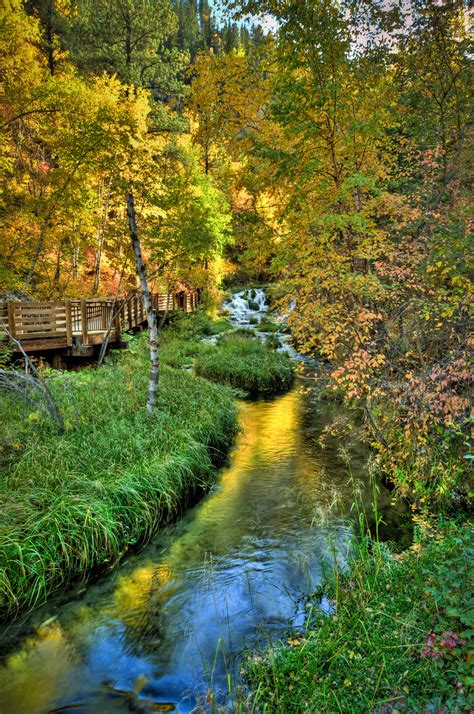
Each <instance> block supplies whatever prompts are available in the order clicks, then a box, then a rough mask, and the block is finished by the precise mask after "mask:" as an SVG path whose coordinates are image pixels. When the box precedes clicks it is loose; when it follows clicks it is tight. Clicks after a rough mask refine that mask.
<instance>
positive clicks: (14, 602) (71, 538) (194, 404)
mask: <svg viewBox="0 0 474 714" xmlns="http://www.w3.org/2000/svg"><path fill="white" fill-rule="evenodd" d="M65 379H67V380H68V381H69V382H71V383H72V386H73V387H74V393H75V395H76V406H77V411H78V414H79V417H80V423H79V426H77V424H76V419H75V415H74V407H73V405H72V404H71V402H70V400H69V402H68V404H66V403H64V404H63V407H64V410H65V418H66V427H67V428H66V432H65V433H64V434H63V435H61V436H58V435H57V434H56V433H53V431H52V428H51V427H50V426H49V424H48V423H46V421H44V420H43V418H42V417H41V416H40V415H35V414H32V415H31V414H30V419H29V420H28V419H25V418H24V414H23V413H22V412H21V410H20V408H19V407H18V408H9V409H8V408H7V406H6V405H1V414H0V416H1V419H2V423H3V424H8V425H9V428H8V429H5V433H6V434H14V435H16V436H15V438H14V439H13V437H11V438H12V439H13V440H12V442H11V444H10V448H11V449H12V450H13V451H14V454H15V458H14V459H11V460H10V459H8V460H7V461H6V462H5V463H4V464H3V466H1V467H0V507H1V512H2V520H1V523H0V615H6V614H14V613H15V612H16V611H17V610H18V609H19V608H21V607H24V606H27V607H31V606H34V605H36V604H38V603H40V602H41V601H43V600H44V599H45V598H46V597H47V596H48V595H49V594H50V593H51V592H52V591H53V590H54V589H56V588H58V587H59V586H61V585H65V584H66V583H67V582H68V580H69V579H71V578H77V577H79V576H87V575H88V574H89V573H90V572H91V571H92V570H93V569H95V568H98V567H110V566H111V565H112V564H113V563H115V562H116V561H117V560H119V559H120V558H121V557H122V556H123V554H124V553H125V552H126V551H127V549H128V548H130V547H132V546H136V545H137V544H142V543H144V542H146V541H147V540H148V539H149V538H150V537H151V536H152V535H153V533H154V532H155V531H156V530H157V528H158V527H159V526H160V525H163V524H164V523H166V522H167V521H169V520H170V519H172V518H174V517H175V516H176V515H177V514H178V513H179V512H180V509H181V508H182V507H183V505H184V504H185V502H186V500H187V499H189V498H190V497H191V496H192V495H193V494H194V493H195V492H196V491H198V490H199V489H205V488H207V487H208V486H209V485H210V484H211V483H212V482H213V479H214V477H215V472H214V468H213V466H214V465H216V464H217V463H218V461H219V459H220V458H221V457H222V456H223V454H225V452H226V451H227V449H228V448H229V447H230V445H231V443H232V441H233V438H234V435H235V432H236V429H237V417H236V409H235V404H234V399H233V395H232V392H231V391H230V390H227V389H225V388H224V387H220V386H216V385H213V384H210V383H209V382H207V381H205V380H202V379H199V378H196V377H194V376H192V375H189V374H186V373H183V372H178V371H176V370H171V369H169V368H168V367H166V366H164V367H163V369H162V374H161V379H160V385H159V395H158V403H157V408H156V410H155V411H154V413H153V414H152V415H149V414H147V412H146V409H145V402H146V391H147V383H148V357H147V351H146V336H145V335H142V336H140V337H139V338H138V339H133V338H132V339H131V341H130V349H129V350H128V351H127V352H126V353H123V354H122V355H120V357H119V358H118V359H111V360H108V363H107V364H106V366H104V367H103V368H102V369H100V370H98V371H93V370H91V369H85V370H83V371H81V372H78V373H73V374H71V373H68V374H64V375H59V376H57V377H56V378H54V379H53V382H52V387H53V389H54V390H55V393H57V394H58V398H61V395H62V389H61V382H62V381H63V380H65ZM64 401H65V400H63V402H64ZM31 417H34V418H32V419H31Z"/></svg>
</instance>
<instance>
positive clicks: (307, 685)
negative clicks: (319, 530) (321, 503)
mask: <svg viewBox="0 0 474 714" xmlns="http://www.w3.org/2000/svg"><path fill="white" fill-rule="evenodd" d="M472 556H473V539H472V529H471V528H469V527H468V526H460V527H458V526H457V525H455V524H453V523H444V524H442V525H441V526H440V527H436V528H433V529H431V531H430V532H429V533H428V534H425V535H424V536H421V537H418V539H417V541H416V542H415V545H414V546H413V547H412V549H410V550H408V551H406V552H405V553H403V554H401V555H398V556H395V555H393V554H392V553H391V552H390V551H389V549H388V548H387V547H386V546H384V545H383V544H379V543H370V542H369V541H364V542H363V543H362V544H361V545H360V547H359V551H358V553H357V554H356V556H355V558H354V559H353V560H352V562H351V563H350V569H349V571H348V572H347V574H345V575H341V574H340V573H335V574H334V575H333V578H332V582H331V584H330V585H329V586H328V590H327V594H328V595H329V598H330V601H331V602H332V604H333V606H334V614H333V615H327V614H323V613H322V612H321V611H320V610H319V609H318V608H319V603H320V598H321V593H318V594H316V595H315V596H314V597H313V598H311V599H310V600H309V601H308V603H307V607H308V619H307V626H306V628H305V631H303V632H302V633H296V634H294V633H290V636H289V637H288V640H287V643H285V644H281V645H279V646H276V647H274V648H272V649H269V650H268V651H267V652H263V653H262V654H261V655H257V656H255V655H254V656H252V657H249V659H248V662H247V679H248V681H249V683H250V684H251V686H252V687H253V690H254V703H255V706H256V708H257V709H258V711H262V712H288V713H289V714H290V713H292V712H294V713H297V712H301V713H302V712H318V714H319V713H326V712H327V713H329V712H330V713H331V714H333V713H334V712H345V713H346V712H354V714H356V713H357V714H358V713H359V712H387V714H388V713H389V712H397V711H410V712H424V711H446V712H448V711H449V712H464V711H469V692H470V691H471V693H472V685H473V684H474V678H473V677H472V670H471V666H470V664H469V654H470V658H471V661H472V653H473V639H472V635H473V634H474V633H473V629H472V628H473V622H474V612H473V596H472V582H470V580H471V575H472V570H471V568H472Z"/></svg>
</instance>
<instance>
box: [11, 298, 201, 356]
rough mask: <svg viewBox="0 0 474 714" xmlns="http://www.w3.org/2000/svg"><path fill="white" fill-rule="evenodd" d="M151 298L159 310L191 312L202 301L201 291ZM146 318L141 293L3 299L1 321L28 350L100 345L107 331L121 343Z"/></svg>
mask: <svg viewBox="0 0 474 714" xmlns="http://www.w3.org/2000/svg"><path fill="white" fill-rule="evenodd" d="M152 301H153V309H154V310H155V311H156V312H157V313H161V314H163V313H165V312H168V311H169V312H174V311H176V310H182V311H184V312H192V311H193V310H195V309H196V307H197V305H198V304H199V293H198V292H197V291H195V292H191V293H186V292H182V293H176V294H172V293H168V294H162V293H155V294H153V296H152ZM146 319H147V318H146V310H145V306H144V303H143V297H142V296H141V295H140V294H132V295H130V296H129V297H127V298H126V299H123V300H118V301H115V300H100V299H97V300H64V301H56V302H24V301H16V300H8V301H3V302H2V301H0V323H4V324H5V325H6V326H7V327H8V331H9V333H10V334H11V335H12V337H14V338H15V339H16V340H18V341H19V342H20V343H21V345H22V347H23V349H24V350H25V351H26V352H31V351H39V350H49V349H63V348H68V347H77V346H79V345H96V344H101V343H102V342H103V341H104V340H105V338H106V335H107V333H109V339H110V342H112V343H113V342H120V339H121V333H122V332H126V331H127V330H132V329H133V328H135V327H139V326H140V325H143V324H144V323H145V322H146ZM0 337H1V333H0Z"/></svg>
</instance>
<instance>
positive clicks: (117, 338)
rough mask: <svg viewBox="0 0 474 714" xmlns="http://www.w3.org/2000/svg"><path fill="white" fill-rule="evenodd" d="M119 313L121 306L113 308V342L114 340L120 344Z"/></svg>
mask: <svg viewBox="0 0 474 714" xmlns="http://www.w3.org/2000/svg"><path fill="white" fill-rule="evenodd" d="M121 311H122V307H121V306H120V307H119V308H118V309H117V307H116V308H115V315H114V322H115V340H116V342H120V334H121V327H122V326H121V324H120V313H121Z"/></svg>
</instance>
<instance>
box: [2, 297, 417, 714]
mask: <svg viewBox="0 0 474 714" xmlns="http://www.w3.org/2000/svg"><path fill="white" fill-rule="evenodd" d="M242 297H243V296H240V299H242ZM258 300H260V298H258ZM258 300H257V302H258ZM234 305H235V303H234ZM237 306H238V310H237V312H238V313H239V315H234V314H233V315H232V319H233V320H234V319H235V320H236V321H237V317H238V318H239V322H238V324H240V325H244V324H246V320H247V321H248V314H246V313H248V311H252V308H253V312H257V310H256V306H255V304H251V305H250V306H248V305H247V307H245V306H243V305H241V304H240V303H238V301H237ZM239 311H240V312H239ZM258 311H259V312H262V314H263V313H264V312H265V303H264V302H261V303H259V308H258ZM231 313H232V309H231ZM245 314H246V316H245ZM314 385H315V381H314V369H313V368H311V369H309V368H308V366H305V367H304V369H303V370H302V373H301V374H300V376H299V377H298V378H297V380H296V383H295V386H294V387H293V389H292V390H291V391H290V392H289V393H287V394H285V395H283V396H278V397H276V398H274V399H271V400H262V401H256V402H242V403H241V404H240V423H241V431H240V434H239V436H238V438H237V442H236V446H235V448H234V449H233V451H232V453H231V455H230V462H229V465H228V466H227V467H226V468H224V469H222V471H221V473H220V477H219V479H218V481H217V483H216V486H215V487H214V488H213V489H212V491H211V493H209V494H208V495H206V496H205V497H204V498H203V499H202V500H201V501H200V502H199V504H198V505H196V506H195V507H194V508H192V509H191V510H190V511H188V512H187V514H186V515H185V516H184V517H183V518H182V519H181V520H180V521H179V522H177V523H176V524H174V525H172V526H170V527H169V528H167V529H165V530H164V531H162V532H161V533H160V534H159V535H158V537H157V538H156V539H155V540H154V541H153V542H152V543H151V544H150V545H149V546H148V547H147V548H146V549H144V550H143V551H142V552H140V553H139V554H136V555H134V556H131V557H130V558H129V560H128V561H127V562H126V563H124V564H122V566H121V567H120V568H119V569H118V570H116V571H115V572H114V573H112V574H110V575H109V576H108V577H107V578H105V579H104V580H103V581H102V582H100V583H96V584H94V585H90V586H89V587H88V588H87V589H85V588H84V589H83V591H81V590H80V589H79V590H78V589H77V588H76V592H75V593H70V594H69V596H68V599H65V598H61V600H58V599H56V600H52V601H51V602H50V603H49V604H48V606H47V607H45V608H42V609H41V610H39V611H37V612H35V613H34V615H33V616H31V617H30V618H29V619H28V620H27V622H25V623H24V624H23V626H22V627H21V628H20V629H19V630H15V631H14V630H13V629H10V630H8V631H6V632H5V633H4V635H3V638H2V640H1V653H2V664H1V666H0V712H1V714H44V713H45V712H53V711H55V712H56V711H57V712H59V711H64V712H67V711H70V710H71V711H74V712H76V711H77V712H78V713H79V714H84V713H85V712H87V713H88V714H89V713H91V714H92V713H94V714H95V713H97V714H99V713H100V714H112V713H114V714H115V713H120V712H129V711H142V712H149V711H175V710H176V711H178V712H181V713H182V714H184V713H188V712H191V711H193V710H194V711H207V704H206V702H208V700H209V697H208V692H209V691H210V690H212V691H213V692H214V693H215V694H216V697H217V700H218V701H219V702H220V703H221V705H222V706H223V707H224V709H226V710H227V708H228V709H229V711H230V710H231V706H232V704H231V701H232V695H231V694H230V693H229V689H230V687H229V682H230V681H231V680H232V682H234V684H233V685H232V687H235V681H238V679H239V669H240V666H241V655H242V651H243V650H244V648H246V647H249V648H255V647H260V646H263V645H265V644H266V643H268V642H270V641H272V640H275V639H277V638H279V637H281V636H284V635H285V633H286V632H287V631H288V628H289V623H291V627H293V628H298V627H300V626H301V625H302V623H303V620H304V609H303V599H304V596H305V595H306V594H308V593H310V592H313V591H314V590H315V589H316V588H317V587H318V585H320V584H321V582H322V577H323V573H324V569H325V568H326V567H332V565H333V564H334V561H337V562H338V563H339V565H340V566H341V567H344V563H345V562H346V559H347V556H348V553H349V551H350V547H351V542H352V541H353V526H354V524H355V523H356V521H357V518H358V515H357V513H358V512H359V511H360V510H361V509H363V510H365V513H366V515H367V518H368V520H369V521H372V520H373V510H372V506H373V495H374V489H373V484H371V483H370V478H369V476H368V466H367V460H368V453H367V451H366V450H365V448H364V447H363V446H362V445H361V444H360V442H359V441H358V440H357V429H354V430H353V431H349V432H346V436H345V437H344V440H343V441H341V439H340V438H338V437H337V436H329V437H328V439H327V440H326V445H325V448H322V446H321V444H320V440H319V439H320V436H321V434H322V433H323V431H324V429H325V427H327V426H328V425H329V424H331V423H332V422H333V420H334V418H335V417H338V418H341V417H344V416H345V415H344V414H343V413H342V412H341V409H340V407H338V406H336V405H333V404H328V403H325V402H322V401H320V400H319V399H318V396H317V390H316V389H315V386H314ZM355 495H356V500H357V503H358V509H356V510H355V509H354V508H353V504H354V498H355ZM376 500H377V503H378V509H379V513H380V515H381V516H382V518H383V520H384V522H385V526H383V528H384V529H385V530H384V531H383V533H382V535H383V536H384V537H386V538H388V539H395V540H396V539H397V537H398V532H399V524H400V519H401V518H402V517H403V516H402V515H401V509H400V507H399V506H398V505H397V504H394V502H393V501H392V497H391V495H390V493H389V492H388V491H387V490H386V489H385V488H384V487H383V486H382V485H380V484H379V485H378V488H377V495H376ZM322 606H323V607H328V608H329V607H330V605H329V604H328V603H325V602H324V600H323V602H322ZM201 707H202V709H201ZM209 709H210V708H209Z"/></svg>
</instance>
